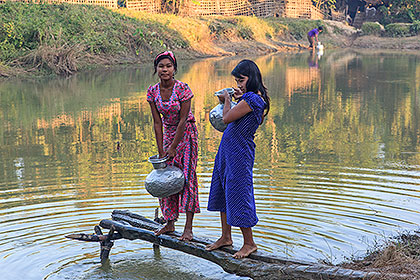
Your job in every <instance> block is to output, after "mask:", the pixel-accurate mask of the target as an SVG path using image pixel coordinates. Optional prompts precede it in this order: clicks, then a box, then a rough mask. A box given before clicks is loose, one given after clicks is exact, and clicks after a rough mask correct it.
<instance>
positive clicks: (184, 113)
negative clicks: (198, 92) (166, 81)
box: [165, 98, 191, 158]
mask: <svg viewBox="0 0 420 280" xmlns="http://www.w3.org/2000/svg"><path fill="white" fill-rule="evenodd" d="M190 108H191V98H190V99H188V100H187V101H185V102H181V110H180V112H179V123H178V126H177V128H176V132H175V137H174V140H173V141H172V143H171V145H170V146H169V149H168V150H167V151H166V154H165V155H168V156H169V157H170V158H173V157H175V155H176V147H177V146H178V144H179V142H181V140H182V137H184V132H185V125H186V124H187V117H188V114H189V112H190Z"/></svg>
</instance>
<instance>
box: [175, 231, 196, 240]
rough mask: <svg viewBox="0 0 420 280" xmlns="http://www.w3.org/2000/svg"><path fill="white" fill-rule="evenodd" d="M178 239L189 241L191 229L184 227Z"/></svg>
mask: <svg viewBox="0 0 420 280" xmlns="http://www.w3.org/2000/svg"><path fill="white" fill-rule="evenodd" d="M178 239H179V240H183V241H191V240H192V239H193V232H192V229H184V232H183V233H182V235H181V236H180V237H179V238H178Z"/></svg>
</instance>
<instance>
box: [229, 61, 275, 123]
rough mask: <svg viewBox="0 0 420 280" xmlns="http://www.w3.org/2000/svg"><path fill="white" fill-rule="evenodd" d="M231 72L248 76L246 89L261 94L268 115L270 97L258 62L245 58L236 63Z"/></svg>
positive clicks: (237, 75) (235, 75)
mask: <svg viewBox="0 0 420 280" xmlns="http://www.w3.org/2000/svg"><path fill="white" fill-rule="evenodd" d="M231 74H232V75H233V76H234V77H236V78H242V76H246V77H248V81H247V82H246V90H247V91H252V92H255V93H258V92H259V93H260V94H261V96H262V98H263V99H264V101H265V104H267V107H266V108H265V110H266V111H265V114H264V117H265V116H267V114H268V112H269V111H270V97H269V96H268V94H267V88H266V87H265V86H264V84H263V81H262V76H261V72H260V69H259V68H258V66H257V64H255V62H254V61H252V60H249V59H244V60H242V61H241V62H239V63H238V65H236V67H235V68H234V69H233V70H232V73H231Z"/></svg>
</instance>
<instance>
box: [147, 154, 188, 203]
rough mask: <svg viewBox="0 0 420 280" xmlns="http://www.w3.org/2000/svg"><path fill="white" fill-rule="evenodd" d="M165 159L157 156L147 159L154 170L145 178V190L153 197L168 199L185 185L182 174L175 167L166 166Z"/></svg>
mask: <svg viewBox="0 0 420 280" xmlns="http://www.w3.org/2000/svg"><path fill="white" fill-rule="evenodd" d="M167 160H168V158H167V157H165V158H159V156H158V155H155V156H152V157H150V158H149V162H150V163H152V164H153V167H154V169H153V170H152V172H150V173H149V175H147V177H146V181H145V186H146V190H147V191H148V192H149V193H150V194H151V195H152V196H154V197H160V198H163V197H168V196H171V195H173V194H176V193H179V192H180V191H182V189H183V188H184V185H185V177H184V172H182V170H181V169H179V168H178V167H176V166H170V165H167V164H166V161H167Z"/></svg>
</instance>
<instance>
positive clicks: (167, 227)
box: [155, 223, 175, 235]
mask: <svg viewBox="0 0 420 280" xmlns="http://www.w3.org/2000/svg"><path fill="white" fill-rule="evenodd" d="M173 231H175V225H174V224H173V223H167V224H166V225H165V226H164V227H163V228H161V229H159V230H155V235H161V234H164V233H167V232H173Z"/></svg>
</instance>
